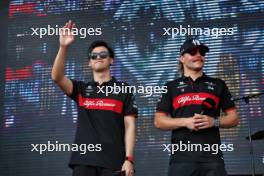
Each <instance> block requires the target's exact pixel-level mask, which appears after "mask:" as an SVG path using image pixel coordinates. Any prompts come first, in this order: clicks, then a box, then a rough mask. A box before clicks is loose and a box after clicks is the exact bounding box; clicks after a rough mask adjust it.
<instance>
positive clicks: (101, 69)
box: [93, 67, 109, 73]
mask: <svg viewBox="0 0 264 176" xmlns="http://www.w3.org/2000/svg"><path fill="white" fill-rule="evenodd" d="M108 69H109V68H108V67H106V68H105V67H103V68H93V71H94V72H97V73H101V72H105V71H107V70H108Z"/></svg>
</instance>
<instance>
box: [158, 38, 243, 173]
mask: <svg viewBox="0 0 264 176" xmlns="http://www.w3.org/2000/svg"><path fill="white" fill-rule="evenodd" d="M207 52H209V48H208V47H207V46H206V45H204V44H202V43H201V42H200V41H199V40H197V39H188V40H186V41H185V42H184V44H183V45H182V46H181V49H180V58H179V66H180V70H181V71H182V77H180V78H178V79H175V80H173V81H170V82H168V83H166V84H165V85H166V86H167V89H168V91H167V93H165V94H162V96H161V98H160V100H159V102H158V104H157V109H156V113H155V121H154V124H155V126H156V127H157V128H159V129H162V130H172V136H171V143H172V145H171V147H170V149H171V157H170V165H169V170H168V175H169V176H176V175H180V176H190V175H192V176H226V175H227V173H226V170H225V165H224V161H223V154H222V151H221V150H224V151H232V150H233V145H232V144H229V145H228V146H223V145H221V140H220V134H219V128H231V127H234V126H236V125H237V124H238V123H239V118H238V114H237V111H236V107H235V104H234V102H233V100H232V96H231V94H230V92H229V90H228V88H227V86H226V84H225V82H224V81H222V80H220V79H216V78H212V77H209V76H207V75H206V74H205V73H203V67H204V61H205V54H206V53H207ZM207 100H209V101H207ZM204 104H205V105H206V107H204V106H203V105H204ZM221 110H222V111H223V112H224V115H223V116H220V111H221ZM220 145H221V146H222V147H221V150H220V149H219V148H220ZM224 147H225V148H224Z"/></svg>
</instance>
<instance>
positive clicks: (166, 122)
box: [154, 112, 197, 131]
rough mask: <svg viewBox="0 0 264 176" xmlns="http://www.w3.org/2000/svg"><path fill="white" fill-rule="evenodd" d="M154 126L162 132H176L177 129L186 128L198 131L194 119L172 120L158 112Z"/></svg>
mask: <svg viewBox="0 0 264 176" xmlns="http://www.w3.org/2000/svg"><path fill="white" fill-rule="evenodd" d="M154 125H155V127H156V128H159V129H161V130H175V129H177V128H182V127H186V128H188V129H190V130H194V131H197V128H195V125H194V119H193V118H192V117H189V118H171V117H169V116H167V114H166V113H163V112H156V113H155V119H154Z"/></svg>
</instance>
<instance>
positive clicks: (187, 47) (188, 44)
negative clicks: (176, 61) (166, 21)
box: [180, 38, 209, 55]
mask: <svg viewBox="0 0 264 176" xmlns="http://www.w3.org/2000/svg"><path fill="white" fill-rule="evenodd" d="M194 48H199V50H203V51H204V53H207V52H209V48H208V46H206V45H205V44H203V43H201V42H200V41H199V40H197V39H194V38H191V39H187V40H186V41H185V42H184V43H183V44H182V46H181V49H180V54H181V55H183V54H184V53H188V52H190V51H191V50H192V49H194Z"/></svg>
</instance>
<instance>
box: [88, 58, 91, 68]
mask: <svg viewBox="0 0 264 176" xmlns="http://www.w3.org/2000/svg"><path fill="white" fill-rule="evenodd" d="M88 65H89V67H91V65H92V64H91V59H89V61H88Z"/></svg>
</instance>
